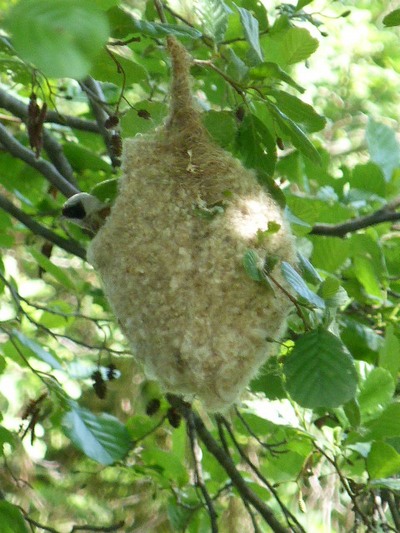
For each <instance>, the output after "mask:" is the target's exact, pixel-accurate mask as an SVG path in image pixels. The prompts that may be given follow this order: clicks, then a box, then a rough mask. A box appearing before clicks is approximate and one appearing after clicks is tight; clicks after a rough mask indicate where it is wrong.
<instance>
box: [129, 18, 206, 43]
mask: <svg viewBox="0 0 400 533" xmlns="http://www.w3.org/2000/svg"><path fill="white" fill-rule="evenodd" d="M131 22H132V30H133V31H136V32H139V33H141V34H142V35H147V36H149V37H165V36H167V35H175V36H176V37H188V38H190V39H199V38H200V37H201V32H200V31H199V30H196V29H195V28H191V27H190V26H185V25H183V24H180V25H177V24H161V23H158V22H148V21H147V20H139V19H135V18H133V17H132V19H131Z"/></svg>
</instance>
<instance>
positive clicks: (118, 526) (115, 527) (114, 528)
mask: <svg viewBox="0 0 400 533" xmlns="http://www.w3.org/2000/svg"><path fill="white" fill-rule="evenodd" d="M124 525H125V521H124V520H121V521H120V522H117V523H116V524H112V525H111V526H89V525H88V524H86V525H84V526H73V528H72V529H71V533H74V532H75V531H101V532H103V533H109V532H110V531H117V530H118V529H121V528H122V527H124Z"/></svg>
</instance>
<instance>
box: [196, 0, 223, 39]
mask: <svg viewBox="0 0 400 533" xmlns="http://www.w3.org/2000/svg"><path fill="white" fill-rule="evenodd" d="M194 10H195V13H196V15H197V16H198V18H199V20H200V23H201V26H202V29H203V32H204V33H205V34H206V35H209V36H210V37H212V38H213V39H214V41H215V42H216V43H220V42H221V41H223V39H224V37H225V33H226V30H227V28H228V8H227V6H226V5H225V3H224V1H223V0H196V2H195V9H194Z"/></svg>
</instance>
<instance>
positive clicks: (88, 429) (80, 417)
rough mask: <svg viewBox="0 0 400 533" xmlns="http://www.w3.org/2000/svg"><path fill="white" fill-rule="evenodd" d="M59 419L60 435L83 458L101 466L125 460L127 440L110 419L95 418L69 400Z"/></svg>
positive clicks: (125, 432)
mask: <svg viewBox="0 0 400 533" xmlns="http://www.w3.org/2000/svg"><path fill="white" fill-rule="evenodd" d="M69 406H70V408H71V410H70V411H68V412H67V413H66V414H65V415H64V417H63V420H62V425H63V429H64V433H65V434H66V435H67V437H68V438H70V439H71V441H72V442H73V443H74V445H75V446H76V447H77V448H78V449H79V450H81V451H82V452H83V453H84V454H85V455H87V456H88V457H90V458H91V459H93V460H94V461H97V462H98V463H101V464H104V465H111V464H112V463H115V462H116V461H120V460H122V459H124V457H126V455H127V454H128V452H129V451H130V449H131V439H130V435H129V433H128V430H127V429H126V427H125V426H124V425H123V424H121V422H120V421H119V420H118V419H117V418H115V417H114V416H111V415H108V414H105V413H102V414H100V415H95V414H93V413H91V412H90V411H88V410H87V409H84V408H83V407H79V406H78V404H76V403H75V402H73V401H70V402H69Z"/></svg>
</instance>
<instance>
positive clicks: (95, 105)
mask: <svg viewBox="0 0 400 533" xmlns="http://www.w3.org/2000/svg"><path fill="white" fill-rule="evenodd" d="M81 87H82V89H83V90H84V91H85V92H86V95H87V97H88V99H89V102H90V107H91V108H92V112H93V114H94V116H95V119H96V122H97V126H98V129H99V132H100V134H101V135H102V136H103V139H104V142H105V145H106V148H107V153H108V155H109V156H110V159H111V163H112V165H113V166H118V165H115V164H114V163H115V156H114V150H113V146H112V139H111V137H112V134H111V132H110V131H109V130H108V129H107V128H106V127H105V125H104V124H105V122H106V120H107V118H108V114H107V113H106V112H105V111H104V105H105V104H103V103H102V102H104V95H103V91H102V90H101V87H100V84H99V82H97V81H96V80H95V79H93V78H92V77H90V76H88V77H87V78H85V80H84V81H83V82H82V83H81Z"/></svg>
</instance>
